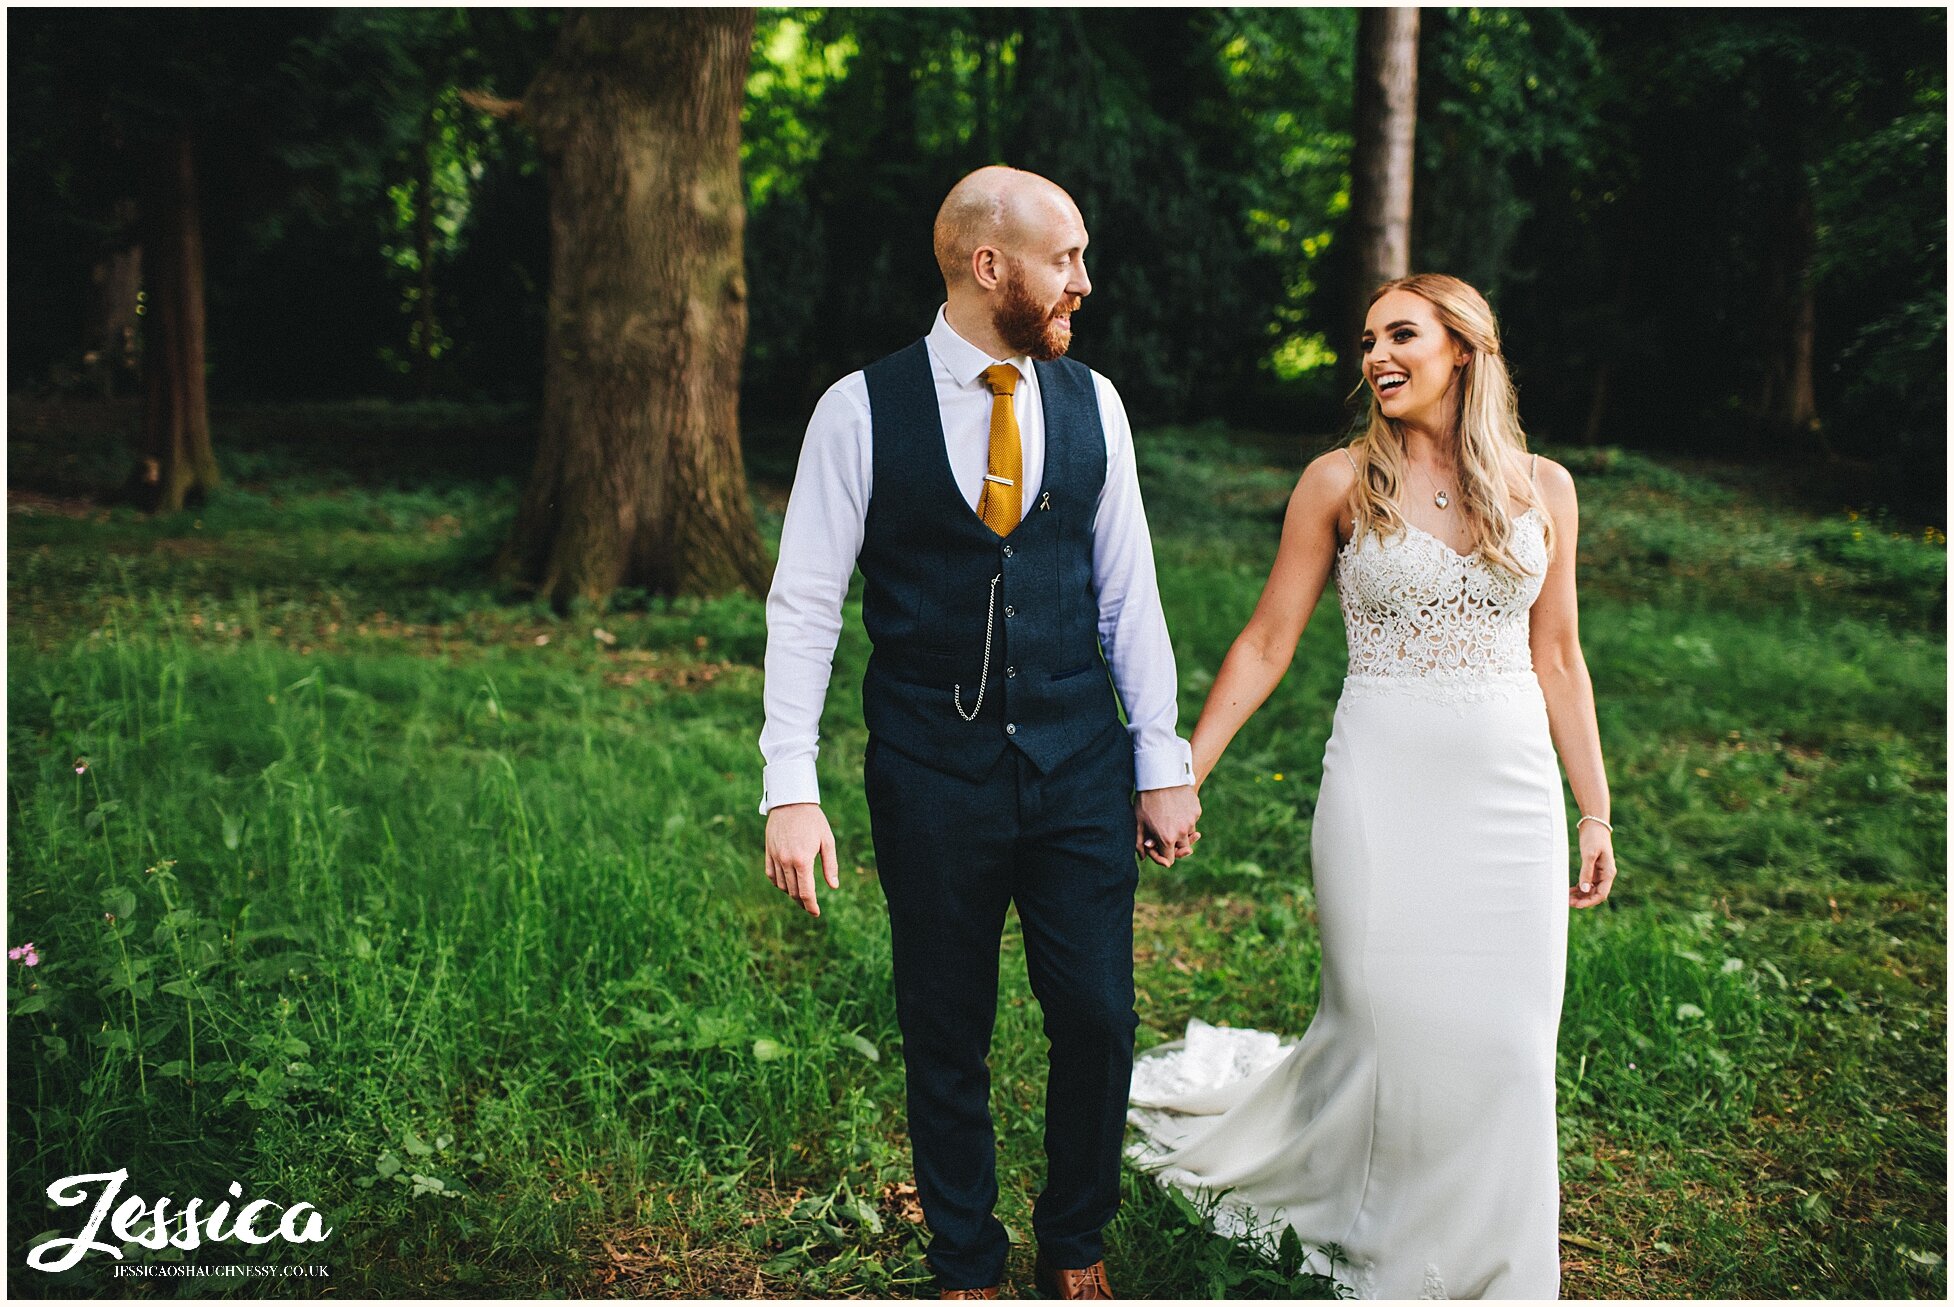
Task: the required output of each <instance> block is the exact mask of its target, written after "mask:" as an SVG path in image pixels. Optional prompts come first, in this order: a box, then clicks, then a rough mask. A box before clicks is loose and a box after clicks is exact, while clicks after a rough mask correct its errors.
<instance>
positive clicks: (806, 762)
mask: <svg viewBox="0 0 1954 1307" xmlns="http://www.w3.org/2000/svg"><path fill="white" fill-rule="evenodd" d="M819 802H821V782H820V780H819V779H817V778H816V777H815V775H814V759H812V758H789V759H786V760H785V761H782V762H776V763H772V764H770V765H769V766H767V767H766V768H764V769H763V770H762V771H761V774H760V813H761V815H762V816H765V815H766V813H767V810H768V809H770V808H780V807H785V806H786V805H787V804H790V803H819Z"/></svg>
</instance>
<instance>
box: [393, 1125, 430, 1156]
mask: <svg viewBox="0 0 1954 1307" xmlns="http://www.w3.org/2000/svg"><path fill="white" fill-rule="evenodd" d="M400 1146H401V1147H402V1148H405V1149H406V1150H407V1154H408V1156H410V1157H432V1156H433V1155H434V1149H432V1148H431V1147H429V1146H428V1143H427V1141H426V1140H425V1139H422V1138H421V1137H420V1136H419V1135H417V1134H415V1133H414V1132H413V1131H412V1130H409V1131H408V1132H407V1137H406V1138H405V1139H403V1140H401V1141H400Z"/></svg>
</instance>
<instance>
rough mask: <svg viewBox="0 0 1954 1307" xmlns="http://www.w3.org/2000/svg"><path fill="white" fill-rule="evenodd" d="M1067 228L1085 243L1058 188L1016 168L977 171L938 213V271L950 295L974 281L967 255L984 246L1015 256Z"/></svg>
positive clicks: (1080, 222) (1081, 226)
mask: <svg viewBox="0 0 1954 1307" xmlns="http://www.w3.org/2000/svg"><path fill="white" fill-rule="evenodd" d="M1066 226H1074V227H1076V228H1077V229H1078V232H1079V235H1080V242H1081V244H1083V242H1084V232H1085V221H1084V219H1082V218H1081V217H1080V216H1079V208H1078V206H1077V205H1075V204H1074V203H1072V197H1071V196H1070V195H1067V194H1066V193H1065V191H1064V189H1063V188H1061V187H1060V186H1058V185H1057V184H1056V183H1054V182H1050V181H1047V180H1046V179H1045V178H1043V177H1040V176H1039V175H1038V174H1037V173H1035V172H1025V171H1023V170H1022V169H1018V168H1006V167H1003V166H1002V165H993V166H991V167H988V168H979V169H978V170H977V171H976V172H973V173H971V174H969V175H968V176H966V177H965V178H964V179H963V180H962V181H960V182H958V183H957V184H956V185H955V186H952V187H951V188H950V193H949V194H948V195H947V196H945V197H944V199H943V207H942V208H940V209H938V210H937V211H936V231H935V236H934V244H935V246H936V266H937V267H938V268H940V269H941V270H942V272H943V284H944V285H945V286H946V287H948V288H950V289H952V290H954V289H956V288H957V287H958V286H960V285H962V284H963V283H966V282H968V281H970V280H971V279H972V277H973V273H972V270H971V256H972V255H973V254H975V253H976V252H977V251H978V250H979V249H981V248H983V247H984V246H986V245H989V246H993V247H995V248H997V249H999V250H1002V251H1004V252H1006V253H1016V252H1017V251H1019V250H1021V249H1023V248H1024V247H1025V246H1026V245H1027V244H1030V243H1035V242H1036V239H1037V238H1038V237H1039V236H1041V235H1043V234H1044V233H1045V232H1047V231H1048V230H1049V229H1052V228H1054V227H1066Z"/></svg>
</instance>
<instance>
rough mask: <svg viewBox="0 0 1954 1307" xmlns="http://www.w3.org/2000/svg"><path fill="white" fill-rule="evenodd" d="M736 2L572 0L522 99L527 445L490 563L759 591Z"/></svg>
mask: <svg viewBox="0 0 1954 1307" xmlns="http://www.w3.org/2000/svg"><path fill="white" fill-rule="evenodd" d="M752 40H753V11H752V10H750V9H737V10H735V9H658V10H644V11H634V10H622V9H602V10H585V11H582V12H579V13H578V14H576V15H575V16H574V17H572V18H571V19H569V20H568V21H567V22H566V23H565V24H564V27H563V30H562V34H561V37H560V39H559V40H558V43H557V47H556V51H555V54H554V55H553V56H552V57H551V60H550V62H549V63H548V64H547V65H546V66H545V67H544V68H543V70H542V71H541V72H540V73H538V74H537V77H536V80H535V81H534V82H533V83H532V84H531V85H530V87H529V91H528V93H527V95H526V96H525V97H524V102H523V113H524V116H525V117H527V118H528V120H529V122H530V124H531V126H532V127H533V128H534V130H535V133H536V139H537V142H538V145H539V146H540V148H541V152H542V154H543V157H544V160H545V162H546V163H547V166H548V168H549V179H550V244H551V251H550V299H549V323H548V329H547V331H548V350H549V356H548V359H547V360H546V364H545V368H546V370H545V374H544V386H543V416H542V433H541V443H540V445H539V448H538V450H537V455H536V464H535V467H534V469H533V470H532V472H531V473H530V478H529V484H528V487H527V488H526V490H525V492H524V495H523V500H522V505H521V508H520V511H519V514H518V519H517V523H516V528H515V531H514V534H513V535H512V537H511V538H510V540H509V542H508V543H507V544H506V545H505V547H504V549H503V552H502V556H501V558H500V559H499V560H498V571H499V572H500V573H501V574H502V575H503V576H504V577H505V578H506V579H509V580H512V581H516V582H519V583H533V584H534V585H535V586H536V587H537V588H538V589H539V591H540V592H541V593H543V594H547V595H548V596H549V597H550V600H551V602H552V604H553V605H555V606H556V607H558V608H559V610H561V609H563V608H565V607H568V606H569V604H570V603H571V601H573V600H576V599H583V600H588V601H591V602H594V603H601V602H602V601H603V600H604V599H605V598H606V597H607V596H608V595H609V594H610V592H611V591H612V590H613V589H614V588H615V587H617V586H620V585H633V586H642V587H644V588H646V589H648V590H651V591H653V592H655V593H660V594H678V593H690V594H711V593H717V592H721V591H724V590H727V589H730V588H733V587H739V586H744V587H746V588H748V589H750V590H752V591H754V592H755V593H758V592H760V591H762V590H764V588H765V586H766V584H767V579H768V575H769V571H770V568H769V565H768V561H767V558H766V555H765V551H764V550H763V548H762V547H761V544H760V537H759V532H758V530H757V529H756V528H755V526H754V522H753V512H752V508H751V505H750V504H749V502H748V500H747V489H746V470H745V465H744V463H743V461H742V458H741V454H740V445H739V412H738V404H739V366H740V354H741V351H742V350H743V349H744V347H745V343H746V275H745V271H744V268H743V258H742V245H741V237H742V233H743V230H744V227H745V222H746V209H745V203H744V199H743V197H742V193H741V189H740V171H739V140H740V106H741V103H742V100H743V97H744V94H745V86H746V72H747V64H748V61H749V58H750V53H749V52H750V49H751V46H752Z"/></svg>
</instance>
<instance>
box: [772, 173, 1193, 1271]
mask: <svg viewBox="0 0 1954 1307" xmlns="http://www.w3.org/2000/svg"><path fill="white" fill-rule="evenodd" d="M935 246H936V259H937V264H938V266H939V267H940V268H941V269H942V272H943V283H944V291H945V296H946V299H947V303H946V304H945V305H944V307H943V309H942V310H941V311H940V312H939V313H938V314H937V316H936V320H935V323H934V324H933V325H932V326H931V327H930V329H929V333H928V334H927V335H926V336H924V337H923V338H922V339H921V340H918V341H916V342H915V343H914V344H912V345H910V346H908V347H907V348H905V349H901V350H898V351H897V352H896V353H894V354H891V355H890V356H889V357H887V358H884V359H882V360H880V361H879V362H876V363H871V364H870V365H869V366H868V367H867V368H866V369H865V370H864V371H861V372H855V373H851V374H850V375H848V376H847V377H844V378H843V379H842V380H841V381H839V382H837V383H836V384H835V385H834V386H833V387H831V388H830V389H829V390H828V392H827V393H826V394H825V395H823V396H822V398H821V401H820V402H819V403H818V404H817V405H816V406H815V409H814V415H813V417H812V419H811V420H810V421H809V423H808V428H807V437H806V440H805V442H804V443H803V445H802V447H801V457H800V466H799V469H798V471H797V472H796V474H795V477H794V489H793V494H792V496H791V498H790V499H789V501H788V505H787V516H786V520H785V522H784V523H783V525H782V527H781V534H780V563H779V566H778V567H777V569H776V570H775V572H774V579H773V589H772V591H771V593H770V594H769V595H768V597H767V658H766V691H765V699H766V725H765V727H764V728H763V729H762V731H761V733H760V751H761V753H762V755H763V756H764V757H765V759H766V772H765V781H764V795H763V799H762V802H761V806H760V811H762V812H763V813H765V814H766V815H767V849H766V864H767V876H768V878H769V879H770V880H772V881H773V883H774V884H775V885H776V886H777V887H779V888H780V889H781V890H783V891H784V892H786V893H787V894H789V895H791V896H792V897H793V899H794V900H795V902H797V903H799V904H800V905H801V907H803V908H804V909H806V910H807V911H808V912H810V913H813V914H814V915H816V916H819V915H820V907H819V906H818V904H817V902H816V895H815V870H814V868H815V864H816V862H817V860H818V861H819V862H820V863H821V865H822V867H823V869H824V872H825V879H826V881H827V883H828V886H829V888H831V889H835V888H839V886H840V881H839V878H838V876H837V873H836V860H835V845H834V835H833V832H832V831H831V830H830V829H829V826H828V821H827V818H826V816H825V815H824V814H823V813H822V811H821V807H820V794H819V791H818V788H817V785H816V781H815V769H814V756H815V752H816V745H815V742H816V738H817V726H818V723H819V719H820V715H821V705H822V701H823V699H824V698H825V697H826V694H827V687H828V678H829V674H830V671H831V667H832V663H833V658H834V649H835V643H836V639H837V637H838V635H839V633H840V630H841V605H842V599H843V597H844V596H845V595H846V594H847V591H848V583H849V577H850V574H851V572H852V571H853V570H854V567H855V566H856V565H857V564H858V563H859V565H860V567H861V570H862V576H863V579H864V581H865V582H866V589H865V591H864V595H863V600H862V624H863V626H864V627H866V628H867V631H868V636H869V640H870V643H871V644H872V646H873V653H872V655H871V656H870V659H869V664H868V674H867V676H866V677H865V678H864V679H863V682H862V711H863V716H864V717H865V718H866V720H867V724H868V729H869V739H868V750H867V755H866V761H865V764H864V781H865V785H866V789H867V795H868V808H869V821H870V827H871V830H872V832H873V835H874V841H875V856H876V865H877V869H878V875H879V878H880V880H881V883H882V889H883V893H884V896H885V897H886V899H887V901H888V908H889V925H890V936H891V941H892V944H893V952H894V962H895V992H896V1012H897V1019H898V1021H899V1022H900V1024H901V1027H902V1037H903V1052H904V1060H905V1064H906V1067H907V1077H908V1100H909V1132H910V1139H911V1143H912V1146H913V1149H914V1153H915V1165H916V1187H917V1190H918V1193H919V1195H920V1197H921V1198H922V1204H923V1214H924V1216H925V1218H926V1219H927V1221H928V1223H929V1227H930V1231H931V1234H932V1236H933V1238H932V1240H931V1244H930V1250H929V1262H930V1266H931V1269H932V1270H934V1271H935V1273H936V1277H937V1282H938V1285H939V1287H940V1288H941V1290H942V1296H943V1297H945V1298H995V1297H997V1294H998V1285H999V1284H1000V1283H1001V1282H1002V1280H1003V1278H1004V1263H1005V1253H1006V1251H1007V1248H1008V1241H1007V1239H1006V1236H1005V1233H1004V1227H1003V1226H1002V1225H1001V1224H1000V1223H999V1222H998V1220H997V1218H996V1217H995V1216H994V1215H993V1214H992V1208H993V1207H994V1206H995V1204H996V1201H997V1176H996V1149H995V1143H994V1139H993V1135H992V1130H991V1116H990V1106H989V1095H990V1071H989V1068H988V1066H987V1065H986V1061H985V1059H986V1057H987V1055H988V1053H989V1050H990V1040H991V1027H992V1023H993V1021H994V1019H995V1017H996V1011H997V976H998V946H999V941H1000V938H1001V936H1002V931H1003V926H1004V914H1005V910H1006V908H1007V907H1008V906H1009V905H1010V904H1012V903H1016V904H1017V908H1018V917H1019V920H1020V922H1021V923H1022V925H1023V929H1024V941H1025V962H1026V966H1027V969H1028V971H1029V972H1030V978H1031V986H1032V990H1033V992H1034V993H1035V994H1036V995H1037V996H1038V1002H1039V1005H1040V1007H1041V1008H1042V1009H1043V1012H1044V1019H1045V1021H1044V1024H1045V1033H1046V1036H1047V1037H1048V1038H1049V1039H1050V1041H1051V1054H1050V1057H1051V1074H1050V1081H1049V1086H1048V1091H1047V1094H1046V1100H1045V1152H1046V1157H1047V1161H1048V1169H1047V1175H1046V1184H1045V1188H1044V1191H1043V1192H1042V1193H1040V1194H1039V1196H1038V1200H1037V1204H1036V1208H1035V1210H1034V1213H1033V1216H1032V1226H1033V1229H1034V1230H1035V1232H1036V1234H1037V1237H1038V1261H1037V1273H1036V1274H1037V1280H1038V1285H1039V1287H1040V1289H1041V1290H1042V1291H1044V1292H1045V1293H1047V1294H1048V1295H1051V1296H1055V1297H1061V1298H1109V1297H1111V1296H1112V1289H1111V1286H1110V1285H1109V1283H1108V1282H1107V1278H1106V1269H1105V1262H1104V1261H1103V1260H1102V1249H1101V1232H1102V1230H1103V1229H1104V1227H1105V1225H1106V1223H1107V1222H1108V1221H1110V1220H1111V1219H1112V1216H1113V1213H1114V1210H1115V1209H1116V1208H1117V1206H1118V1204H1119V1168H1120V1141H1121V1135H1122V1131H1123V1128H1124V1124H1125V1113H1126V1097H1127V1090H1128V1086H1129V1081H1130V1079H1131V1075H1132V1058H1133V1031H1134V1028H1135V1026H1136V1024H1137V1021H1136V1019H1135V1017H1134V1013H1133V890H1134V886H1135V884H1136V883H1137V881H1138V874H1137V871H1136V868H1135V861H1134V854H1135V852H1136V850H1142V849H1143V850H1145V851H1146V853H1147V854H1148V856H1150V857H1152V858H1153V860H1154V861H1155V862H1157V863H1158V864H1159V865H1161V866H1163V867H1164V866H1171V865H1172V863H1173V862H1174V860H1175V858H1177V857H1186V856H1187V855H1189V854H1190V853H1192V852H1193V845H1194V841H1195V840H1197V839H1198V838H1200V837H1199V836H1198V835H1197V834H1196V833H1195V831H1194V824H1195V819H1196V818H1197V817H1198V816H1199V815H1200V803H1199V801H1198V800H1196V798H1195V797H1194V789H1193V784H1192V782H1193V768H1192V765H1191V758H1190V754H1189V751H1188V746H1187V744H1186V743H1185V742H1184V741H1183V740H1181V739H1180V738H1179V737H1178V736H1177V735H1176V734H1175V717H1176V708H1175V703H1174V691H1175V672H1174V654H1173V649H1172V648H1171V646H1170V645H1169V644H1168V640H1167V626H1166V622H1165V620H1164V619H1163V617H1162V615H1161V610H1160V595H1159V591H1158V587H1157V585H1156V583H1155V579H1154V568H1153V548H1152V543H1151V541H1150V540H1149V538H1148V535H1147V524H1146V517H1145V514H1144V512H1143V511H1142V508H1141V504H1140V486H1139V481H1138V479H1137V477H1136V475H1135V471H1134V459H1133V435H1132V431H1131V429H1130V428H1129V427H1128V425H1127V420H1126V413H1125V410H1124V408H1123V407H1122V406H1121V404H1120V400H1119V396H1118V394H1117V393H1115V391H1114V390H1113V387H1112V385H1111V383H1109V382H1108V381H1107V380H1106V379H1105V378H1104V377H1101V376H1099V375H1098V374H1096V373H1094V372H1093V371H1092V370H1091V369H1089V368H1087V367H1085V366H1084V365H1082V364H1079V363H1076V362H1073V361H1071V360H1068V359H1066V358H1064V354H1065V351H1066V348H1067V346H1068V345H1070V344H1071V340H1072V314H1073V312H1074V310H1076V309H1077V308H1078V307H1079V305H1080V304H1081V303H1082V302H1083V301H1084V299H1085V297H1086V296H1087V295H1088V294H1090V293H1091V291H1092V283H1091V281H1090V280H1088V279H1087V276H1086V267H1085V248H1086V229H1085V223H1084V221H1083V220H1082V219H1081V217H1080V216H1079V210H1078V208H1077V207H1076V206H1075V205H1074V204H1073V203H1072V199H1071V197H1070V196H1068V195H1067V194H1066V193H1065V192H1064V191H1063V190H1061V189H1060V188H1059V187H1057V186H1055V185H1053V184H1052V183H1051V182H1049V181H1047V180H1045V179H1044V178H1042V177H1039V176H1036V175H1034V174H1032V173H1027V172H1020V171H1018V170H1016V169H1012V168H1002V167H993V168H983V169H979V170H978V171H977V172H974V173H972V174H970V175H969V176H967V177H965V178H964V179H963V180H962V181H960V182H958V183H957V184H956V186H955V187H954V188H953V189H952V190H951V191H950V194H949V197H948V198H947V199H945V200H944V201H943V207H942V209H941V210H940V211H939V212H938V213H937V218H936V231H935ZM1102 650H1103V658H1102ZM1109 671H1110V678H1109ZM1115 689H1117V691H1118V696H1119V698H1118V701H1117V702H1116V701H1115V699H1114V692H1115ZM1122 704H1123V705H1124V707H1125V710H1126V718H1127V722H1126V724H1125V725H1124V726H1122V724H1121V722H1120V717H1119V710H1120V706H1121V705H1122ZM1135 788H1137V789H1138V791H1139V797H1138V800H1137V802H1136V801H1135V800H1134V798H1133V791H1134V789H1135Z"/></svg>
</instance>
